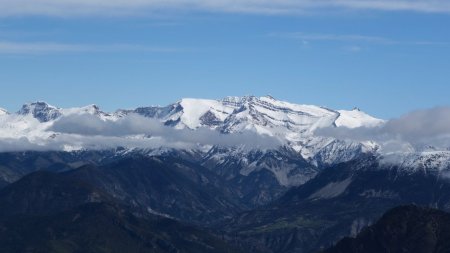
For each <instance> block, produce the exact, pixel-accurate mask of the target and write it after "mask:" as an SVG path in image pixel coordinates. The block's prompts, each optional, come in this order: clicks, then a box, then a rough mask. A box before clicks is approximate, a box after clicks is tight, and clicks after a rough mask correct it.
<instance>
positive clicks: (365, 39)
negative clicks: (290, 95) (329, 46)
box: [269, 32, 450, 49]
mask: <svg viewBox="0 0 450 253" xmlns="http://www.w3.org/2000/svg"><path fill="white" fill-rule="evenodd" d="M269 36H272V37H280V38H288V39H297V40H299V41H302V43H306V44H308V43H309V42H312V41H323V42H347V43H365V44H381V45H417V46H448V45H450V43H449V42H441V41H437V42H436V41H425V40H417V41H403V40H395V39H391V38H387V37H379V36H368V35H359V34H326V33H303V32H285V33H270V34H269ZM358 48H359V49H361V48H360V47H358Z"/></svg>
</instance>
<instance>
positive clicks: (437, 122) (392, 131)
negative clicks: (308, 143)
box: [316, 107, 450, 153]
mask: <svg viewBox="0 0 450 253" xmlns="http://www.w3.org/2000/svg"><path fill="white" fill-rule="evenodd" d="M316 134H318V135H322V136H328V137H334V138H338V139H346V140H354V141H369V140H372V141H376V142H378V143H379V144H380V145H381V148H382V151H383V152H387V153H389V152H403V151H421V150H426V149H434V150H441V151H442V150H449V148H450V107H436V108H432V109H427V110H419V111H414V112H411V113H408V114H406V115H404V116H402V117H400V118H398V119H392V120H390V121H388V122H387V123H386V124H385V125H383V126H381V127H376V128H364V127H361V128H354V129H348V128H325V129H319V130H318V131H317V132H316Z"/></svg>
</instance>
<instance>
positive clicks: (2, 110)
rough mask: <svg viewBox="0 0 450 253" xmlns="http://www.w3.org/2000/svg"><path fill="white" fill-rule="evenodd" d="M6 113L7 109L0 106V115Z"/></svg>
mask: <svg viewBox="0 0 450 253" xmlns="http://www.w3.org/2000/svg"><path fill="white" fill-rule="evenodd" d="M6 114H9V113H8V111H7V110H6V109H3V108H1V107H0V116H1V115H6Z"/></svg>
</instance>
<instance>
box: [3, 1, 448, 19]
mask: <svg viewBox="0 0 450 253" xmlns="http://www.w3.org/2000/svg"><path fill="white" fill-rule="evenodd" d="M167 10H170V11H174V10H175V11H210V12H211V11H212V12H233V13H258V14H302V13H311V12H316V11H321V10H382V11H415V12H437V13H450V2H449V1H448V0H0V16H17V15H50V16H77V15H136V14H140V15H148V14H151V13H153V14H155V13H158V12H161V11H167Z"/></svg>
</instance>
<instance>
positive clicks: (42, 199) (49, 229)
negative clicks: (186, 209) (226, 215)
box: [0, 172, 237, 253]
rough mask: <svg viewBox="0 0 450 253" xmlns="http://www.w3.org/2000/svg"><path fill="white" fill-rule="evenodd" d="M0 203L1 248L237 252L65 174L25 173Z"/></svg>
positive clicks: (1, 196)
mask: <svg viewBox="0 0 450 253" xmlns="http://www.w3.org/2000/svg"><path fill="white" fill-rule="evenodd" d="M0 203H1V205H2V207H3V208H2V210H1V212H0V251H1V252H55V253H56V252H74V253H75V252H92V253H100V252H136V253H137V252H237V251H236V250H235V249H233V248H232V247H230V246H229V245H228V244H227V243H225V242H224V241H222V240H220V239H219V238H218V237H216V236H214V235H213V234H212V233H210V232H207V231H202V230H201V229H198V228H196V227H193V226H190V225H185V224H183V223H180V222H178V221H175V220H172V219H168V218H165V217H162V216H160V215H155V214H152V213H149V212H148V211H146V210H140V209H138V208H134V207H130V206H128V205H126V204H125V203H121V202H118V201H117V200H116V199H115V198H113V197H112V196H110V195H108V194H106V193H105V192H103V191H101V190H99V189H98V188H96V187H95V186H93V185H91V184H89V183H86V182H82V181H80V180H79V179H76V178H73V177H70V176H68V175H66V174H55V173H51V172H35V173H32V174H30V175H28V176H25V177H24V178H23V179H21V180H19V181H18V182H15V183H13V184H10V185H9V186H7V187H6V188H5V189H3V190H1V191H0Z"/></svg>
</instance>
